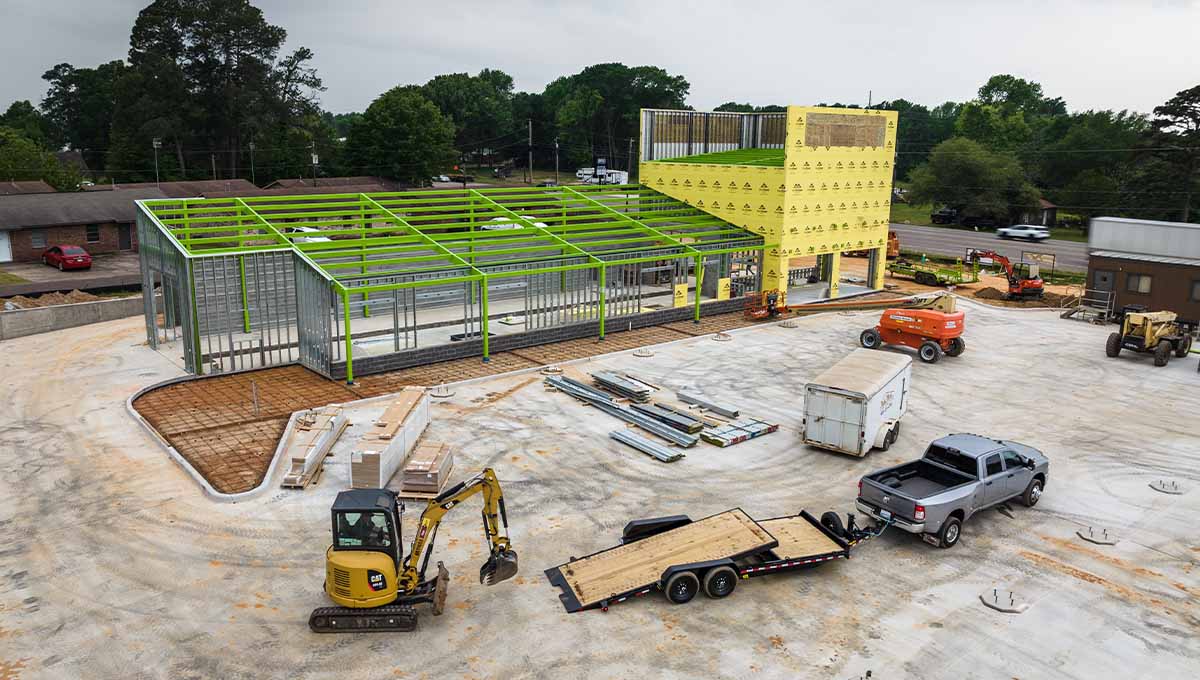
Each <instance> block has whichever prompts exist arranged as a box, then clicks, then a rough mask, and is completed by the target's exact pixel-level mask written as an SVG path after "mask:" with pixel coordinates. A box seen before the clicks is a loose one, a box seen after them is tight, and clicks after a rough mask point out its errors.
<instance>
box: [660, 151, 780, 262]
mask: <svg viewBox="0 0 1200 680" xmlns="http://www.w3.org/2000/svg"><path fill="white" fill-rule="evenodd" d="M638 171H639V172H640V173H641V182H642V184H645V185H646V186H648V187H650V188H651V189H656V190H658V191H661V192H663V193H664V194H666V195H668V196H670V197H672V198H676V199H679V200H681V201H683V202H684V203H687V204H689V205H693V206H695V207H697V208H699V209H700V210H703V211H705V212H708V213H712V214H713V215H716V216H717V217H719V218H721V219H723V220H725V221H727V222H730V223H732V224H736V225H737V226H739V227H741V228H743V229H745V230H747V231H752V232H754V233H755V234H759V235H760V236H762V237H764V238H765V239H766V241H767V243H776V242H778V240H779V233H780V226H781V225H782V224H783V202H784V193H785V186H786V185H785V184H784V181H783V180H784V170H783V168H762V167H753V166H744V165H718V164H711V165H708V164H701V163H664V162H661V161H647V162H644V163H641V164H640V165H639V167H638Z"/></svg>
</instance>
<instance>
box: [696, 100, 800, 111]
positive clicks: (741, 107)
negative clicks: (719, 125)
mask: <svg viewBox="0 0 1200 680" xmlns="http://www.w3.org/2000/svg"><path fill="white" fill-rule="evenodd" d="M713 111H733V112H736V113H782V112H784V111H787V107H786V106H780V105H778V104H767V105H766V106H753V105H750V104H739V103H737V102H725V103H724V104H721V105H720V106H718V107H717V108H715V109H713Z"/></svg>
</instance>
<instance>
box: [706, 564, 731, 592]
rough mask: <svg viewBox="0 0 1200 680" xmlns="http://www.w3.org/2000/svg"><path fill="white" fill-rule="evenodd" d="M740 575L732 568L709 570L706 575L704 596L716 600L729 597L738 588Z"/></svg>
mask: <svg viewBox="0 0 1200 680" xmlns="http://www.w3.org/2000/svg"><path fill="white" fill-rule="evenodd" d="M737 582H738V575H737V572H736V571H734V570H733V568H732V567H717V568H715V569H709V570H708V573H707V574H705V575H704V594H705V595H707V596H709V597H711V598H712V599H714V600H719V599H721V598H722V597H729V596H730V595H732V594H733V589H734V588H736V587H737Z"/></svg>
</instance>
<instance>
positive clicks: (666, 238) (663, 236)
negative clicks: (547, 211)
mask: <svg viewBox="0 0 1200 680" xmlns="http://www.w3.org/2000/svg"><path fill="white" fill-rule="evenodd" d="M563 189H565V190H567V191H569V192H571V193H573V194H575V195H576V196H579V197H580V198H582V199H584V200H591V198H590V197H588V196H586V195H585V194H583V193H582V192H579V191H576V190H575V189H573V188H572V187H563ZM596 205H598V206H600V207H602V208H604V210H605V211H607V212H610V213H612V214H613V215H616V216H617V217H618V218H622V219H630V218H628V217H625V215H624V214H623V213H621V212H619V211H617V210H614V209H612V208H610V207H608V206H607V205H604V204H603V203H600V202H598V201H597V202H596ZM630 221H632V222H634V224H637V225H638V226H640V227H642V228H643V229H645V230H646V231H647V232H649V233H651V234H654V235H656V236H658V237H659V238H661V239H662V240H663V241H666V242H667V243H668V244H670V245H674V246H679V247H681V248H684V249H686V250H691V248H688V247H687V246H686V245H684V244H683V243H680V242H679V241H677V240H675V239H673V238H671V237H670V236H667V235H666V234H664V233H662V232H661V231H658V230H657V229H654V228H653V227H650V226H648V225H645V224H643V223H641V222H636V221H634V220H630ZM693 254H695V252H694V251H693Z"/></svg>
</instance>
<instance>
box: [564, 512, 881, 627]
mask: <svg viewBox="0 0 1200 680" xmlns="http://www.w3.org/2000/svg"><path fill="white" fill-rule="evenodd" d="M854 542H857V541H854ZM851 545H852V543H850V542H847V541H846V540H845V539H844V538H842V537H841V536H839V535H838V533H835V531H833V530H831V529H829V528H827V527H826V526H823V525H822V523H821V522H820V521H818V520H817V519H816V518H815V517H813V516H812V515H810V514H809V513H808V512H806V511H804V510H801V511H800V513H799V514H796V515H789V516H785V517H773V518H771V519H764V520H755V519H753V518H751V517H750V516H749V515H747V514H746V513H745V512H744V511H742V509H741V508H734V509H732V510H726V511H725V512H721V513H717V514H715V515H712V516H710V517H705V518H704V519H699V520H695V521H693V520H692V519H691V518H689V517H688V516H686V515H673V516H669V517H655V518H651V519H643V520H636V521H633V522H630V523H629V524H627V525H626V526H625V529H624V530H623V531H622V533H621V544H620V545H617V546H614V547H612V548H608V549H607V550H601V551H600V552H597V553H593V554H591V555H588V556H586V557H580V558H578V559H576V558H574V557H572V558H571V560H570V561H568V562H567V563H565V564H560V565H558V566H557V567H552V568H550V569H547V570H546V572H545V573H546V578H547V579H549V580H550V584H551V585H553V586H555V587H556V588H559V589H561V590H562V594H560V595H559V600H560V601H562V603H563V607H565V608H566V610H567V611H568V612H572V613H573V612H578V611H583V610H585V609H600V610H603V611H608V608H609V607H610V606H611V605H614V604H617V603H620V602H624V601H626V600H628V599H630V598H633V597H641V596H643V595H647V594H649V593H651V592H653V591H655V590H661V591H663V592H664V593H665V594H666V597H667V599H668V600H669V601H671V602H673V603H675V604H684V603H686V602H688V601H690V600H691V599H692V598H693V597H695V596H696V594H697V593H699V592H701V591H703V592H704V593H705V594H707V595H708V596H709V597H712V598H722V597H726V596H728V595H730V594H731V593H732V592H733V590H734V588H735V587H736V586H737V583H738V581H739V580H743V579H749V578H753V577H755V576H767V575H769V574H778V573H781V572H785V571H792V570H795V569H801V568H804V567H808V566H811V565H813V564H818V563H821V562H827V561H830V560H836V559H839V558H849V557H850V547H851Z"/></svg>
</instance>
